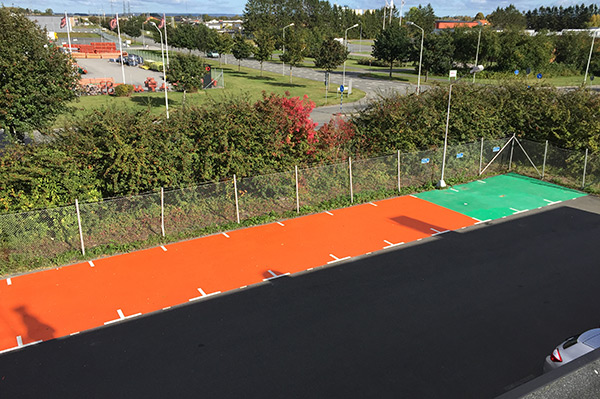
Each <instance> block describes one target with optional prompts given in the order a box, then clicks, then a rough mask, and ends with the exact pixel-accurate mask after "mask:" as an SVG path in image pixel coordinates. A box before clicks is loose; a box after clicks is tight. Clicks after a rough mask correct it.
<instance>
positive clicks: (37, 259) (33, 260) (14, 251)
mask: <svg viewBox="0 0 600 399" xmlns="http://www.w3.org/2000/svg"><path fill="white" fill-rule="evenodd" d="M80 250H81V247H80V243H79V230H78V226H77V212H76V210H75V206H65V207H61V208H51V209H41V210H37V211H32V212H24V213H13V214H6V215H0V271H2V272H6V270H7V269H8V268H9V267H11V266H12V265H14V264H28V265H29V266H32V267H37V266H41V265H43V264H45V263H47V259H48V258H54V257H57V256H59V255H62V260H63V261H65V262H68V261H69V260H71V259H72V258H73V256H69V255H68V254H69V253H71V254H73V255H77V254H78V251H80ZM17 270H18V269H17ZM17 270H15V271H17Z"/></svg>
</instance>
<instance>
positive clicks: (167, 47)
mask: <svg viewBox="0 0 600 399" xmlns="http://www.w3.org/2000/svg"><path fill="white" fill-rule="evenodd" d="M163 19H164V20H165V53H167V68H168V67H169V42H168V41H167V25H168V23H167V18H165V13H164V12H163ZM475 64H477V63H475ZM165 84H167V83H166V82H165Z"/></svg>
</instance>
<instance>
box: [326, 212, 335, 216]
mask: <svg viewBox="0 0 600 399" xmlns="http://www.w3.org/2000/svg"><path fill="white" fill-rule="evenodd" d="M325 213H326V214H328V215H331V216H333V213H331V212H329V211H325Z"/></svg>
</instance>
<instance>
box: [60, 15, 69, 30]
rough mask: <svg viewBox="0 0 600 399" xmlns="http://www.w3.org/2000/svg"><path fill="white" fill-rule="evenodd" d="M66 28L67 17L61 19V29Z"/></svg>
mask: <svg viewBox="0 0 600 399" xmlns="http://www.w3.org/2000/svg"><path fill="white" fill-rule="evenodd" d="M65 26H67V17H62V18H61V19H60V28H61V29H62V28H64V27H65Z"/></svg>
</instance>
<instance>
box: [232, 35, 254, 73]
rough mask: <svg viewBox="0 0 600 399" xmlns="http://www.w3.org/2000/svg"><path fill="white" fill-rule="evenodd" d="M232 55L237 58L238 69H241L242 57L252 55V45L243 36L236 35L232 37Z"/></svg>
mask: <svg viewBox="0 0 600 399" xmlns="http://www.w3.org/2000/svg"><path fill="white" fill-rule="evenodd" d="M232 52H233V56H234V57H235V59H236V60H238V71H239V70H240V69H241V63H242V60H243V59H244V58H248V57H250V55H252V46H251V45H250V44H248V42H246V39H244V36H242V35H236V36H235V37H234V38H233V48H232Z"/></svg>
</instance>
